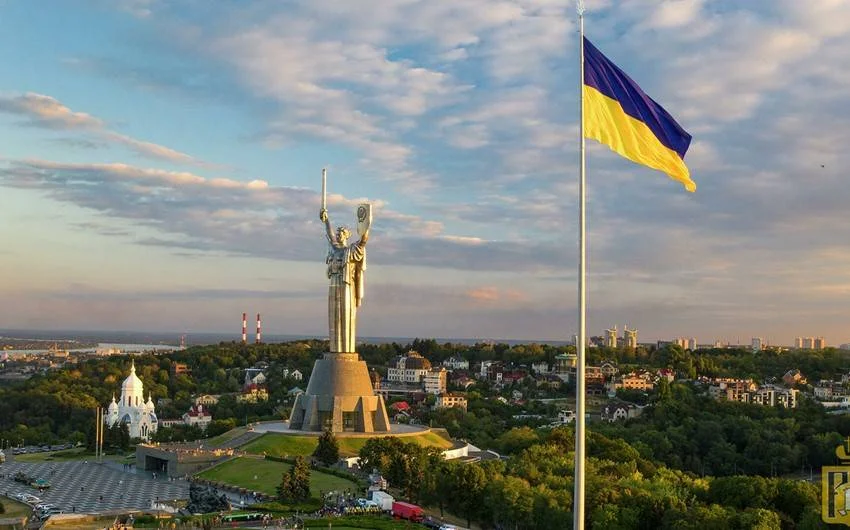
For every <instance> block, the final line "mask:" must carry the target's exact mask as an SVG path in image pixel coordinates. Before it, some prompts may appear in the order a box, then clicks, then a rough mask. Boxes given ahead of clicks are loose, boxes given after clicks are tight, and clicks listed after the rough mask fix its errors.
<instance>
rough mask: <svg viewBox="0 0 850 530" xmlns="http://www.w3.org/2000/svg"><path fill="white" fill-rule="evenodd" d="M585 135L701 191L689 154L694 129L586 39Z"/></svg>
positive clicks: (630, 158) (690, 189)
mask: <svg viewBox="0 0 850 530" xmlns="http://www.w3.org/2000/svg"><path fill="white" fill-rule="evenodd" d="M583 92H584V94H583V96H584V135H585V136H586V137H587V138H593V139H594V140H598V141H599V142H602V143H603V144H605V145H607V146H608V147H610V148H611V149H612V150H614V151H615V152H617V153H619V154H620V155H622V156H624V157H626V158H628V159H629V160H631V161H632V162H636V163H638V164H643V165H645V166H648V167H651V168H653V169H657V170H659V171H663V172H664V173H667V174H668V175H669V176H670V178H672V179H673V180H677V181H679V182H681V183H682V184H684V186H685V189H686V190H688V191H696V189H697V185H696V183H694V181H693V180H691V176H690V171H688V167H687V166H686V165H685V161H684V157H685V152H686V151H687V150H688V146H689V145H690V144H691V135H690V134H688V133H687V132H685V130H684V129H682V127H680V126H679V124H678V123H676V120H674V119H673V118H672V116H670V114H668V113H667V111H666V110H664V109H663V108H662V107H661V105H659V104H658V103H656V102H655V101H653V100H652V98H650V97H649V96H647V95H646V94H644V92H643V90H641V89H640V87H639V86H638V85H637V83H635V82H634V81H632V80H631V78H629V76H628V75H626V73H625V72H623V71H622V70H620V69H619V68H618V67H617V65H615V64H614V63H612V62H611V61H610V60H608V58H607V57H605V56H604V55H602V52H600V51H599V50H598V49H596V47H595V46H594V45H593V44H591V43H590V41H589V40H587V38H585V39H584V86H583Z"/></svg>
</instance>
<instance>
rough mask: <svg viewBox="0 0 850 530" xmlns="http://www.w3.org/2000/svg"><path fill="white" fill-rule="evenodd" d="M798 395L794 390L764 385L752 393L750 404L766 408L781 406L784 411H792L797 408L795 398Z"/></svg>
mask: <svg viewBox="0 0 850 530" xmlns="http://www.w3.org/2000/svg"><path fill="white" fill-rule="evenodd" d="M799 393H800V392H799V391H798V390H796V389H794V388H783V387H780V386H775V385H765V386H763V387H760V388H759V389H758V390H757V391H755V392H753V393H752V397H751V398H750V402H751V403H758V404H760V405H764V406H768V407H775V406H781V407H785V408H786V409H793V408H796V407H797V396H798V394H799Z"/></svg>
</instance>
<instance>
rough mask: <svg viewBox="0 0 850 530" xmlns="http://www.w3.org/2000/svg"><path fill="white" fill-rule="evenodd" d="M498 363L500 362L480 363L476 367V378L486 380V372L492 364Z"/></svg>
mask: <svg viewBox="0 0 850 530" xmlns="http://www.w3.org/2000/svg"><path fill="white" fill-rule="evenodd" d="M500 363H501V361H481V364H480V365H479V367H478V378H479V379H487V371H488V370H490V367H491V366H493V365H494V364H500Z"/></svg>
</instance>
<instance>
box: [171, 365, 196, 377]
mask: <svg viewBox="0 0 850 530" xmlns="http://www.w3.org/2000/svg"><path fill="white" fill-rule="evenodd" d="M170 371H171V377H176V376H178V375H191V374H192V369H191V368H189V365H188V364H186V363H171V370H170Z"/></svg>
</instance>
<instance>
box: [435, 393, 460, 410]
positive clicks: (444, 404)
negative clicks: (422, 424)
mask: <svg viewBox="0 0 850 530" xmlns="http://www.w3.org/2000/svg"><path fill="white" fill-rule="evenodd" d="M466 406H467V402H466V396H462V395H460V394H440V395H439V396H437V402H436V403H435V404H434V408H436V409H448V408H453V407H454V408H459V409H463V410H464V412H466Z"/></svg>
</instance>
